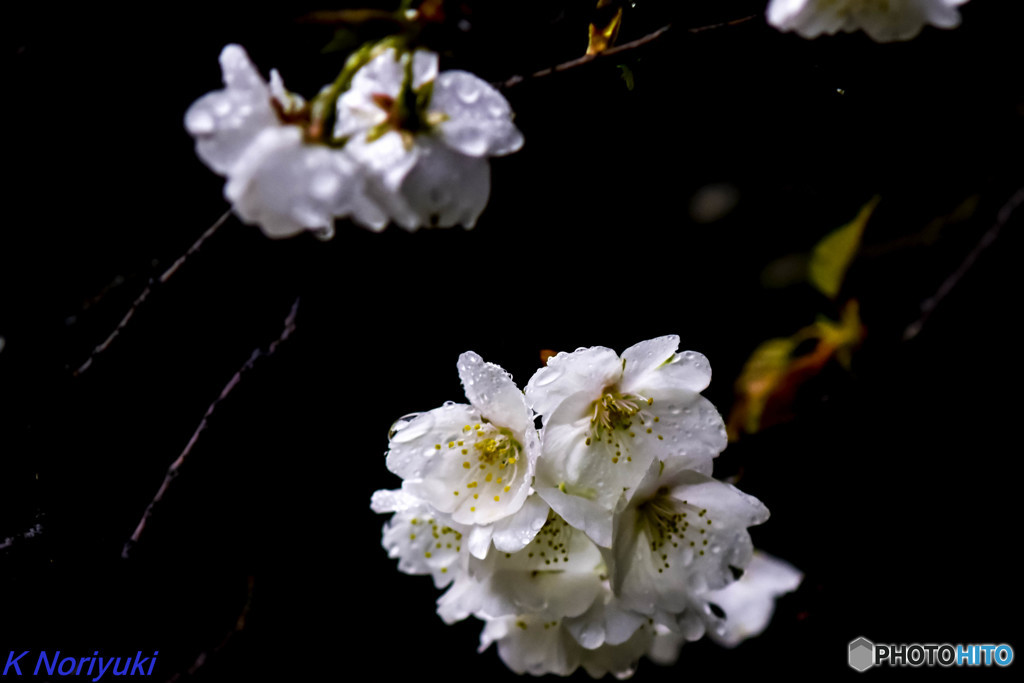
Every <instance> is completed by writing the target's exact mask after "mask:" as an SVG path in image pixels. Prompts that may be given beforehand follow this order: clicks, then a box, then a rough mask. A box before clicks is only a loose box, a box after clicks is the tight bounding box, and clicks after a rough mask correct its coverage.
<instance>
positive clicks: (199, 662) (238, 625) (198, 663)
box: [167, 576, 256, 683]
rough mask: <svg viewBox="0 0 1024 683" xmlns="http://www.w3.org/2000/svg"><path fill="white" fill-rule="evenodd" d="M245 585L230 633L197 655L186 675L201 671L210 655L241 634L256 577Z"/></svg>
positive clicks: (171, 681) (178, 675) (172, 679)
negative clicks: (237, 613) (244, 591)
mask: <svg viewBox="0 0 1024 683" xmlns="http://www.w3.org/2000/svg"><path fill="white" fill-rule="evenodd" d="M247 583H248V591H247V592H246V596H245V605H243V606H242V611H241V613H240V614H239V615H238V618H237V619H236V620H235V624H234V626H233V627H232V628H231V630H230V631H228V632H227V634H225V636H224V637H223V638H222V639H221V641H220V642H219V643H217V645H215V646H214V647H213V648H212V649H210V650H204V651H203V652H200V653H199V655H198V656H197V657H196V659H195V661H194V662H192V665H191V666H190V667H189V668H188V670H187V671H186V674H187V675H189V676H192V675H194V674H195V673H196V671H198V670H199V669H201V668H202V667H203V665H204V664H206V662H207V660H209V658H210V656H211V655H215V654H217V653H218V652H220V651H221V650H223V649H224V648H225V647H227V644H228V643H229V642H231V639H232V638H233V637H234V636H235V634H237V633H241V632H242V631H243V630H244V629H245V620H246V618H247V617H248V616H249V612H250V611H251V610H252V597H253V590H254V589H255V587H256V577H255V576H250V577H249V579H248V582H247ZM181 676H182V674H181V673H174V674H173V675H171V677H170V678H168V679H167V683H174V682H175V681H177V680H178V679H180V678H181Z"/></svg>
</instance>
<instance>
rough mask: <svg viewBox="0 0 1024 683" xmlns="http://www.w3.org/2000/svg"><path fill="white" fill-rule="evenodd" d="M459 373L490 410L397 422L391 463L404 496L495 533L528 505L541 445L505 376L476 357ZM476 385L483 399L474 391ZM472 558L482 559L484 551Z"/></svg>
mask: <svg viewBox="0 0 1024 683" xmlns="http://www.w3.org/2000/svg"><path fill="white" fill-rule="evenodd" d="M470 359H476V361H477V363H471V362H470ZM459 365H460V372H461V373H462V374H463V379H464V381H466V382H467V389H472V390H473V391H470V395H471V396H472V397H473V398H475V400H476V401H478V402H479V403H481V404H483V405H482V407H483V408H484V409H485V410H484V411H481V410H480V409H479V408H477V407H475V406H467V405H456V404H446V405H444V406H442V407H441V408H437V409H435V410H432V411H430V412H428V413H422V414H418V415H413V416H407V417H406V418H403V419H402V420H399V422H398V423H396V425H395V426H394V427H393V428H392V433H391V435H390V438H391V448H390V450H389V451H388V454H387V458H386V463H387V466H388V468H389V469H390V470H391V471H392V472H394V473H395V474H397V475H398V476H400V477H402V479H403V480H404V483H403V488H405V489H406V490H407V491H409V492H410V493H412V494H413V495H415V496H417V497H419V498H421V499H422V500H424V501H426V502H428V503H429V504H430V505H432V506H433V507H434V508H435V509H437V510H438V511H440V512H443V513H445V514H450V515H451V517H452V519H453V520H454V521H455V522H458V523H460V524H467V525H470V524H472V525H490V524H493V523H494V522H497V521H499V520H501V519H503V518H505V517H508V516H510V515H513V514H515V513H516V512H517V511H518V510H519V509H520V508H521V507H522V506H523V503H524V502H525V501H526V498H527V496H528V495H529V494H530V485H531V481H532V479H533V469H534V462H535V461H536V459H537V457H538V454H539V450H540V449H539V441H538V438H537V434H536V430H535V429H534V428H533V425H532V421H531V420H530V419H529V417H528V409H527V408H526V404H525V402H524V401H522V400H521V399H520V400H518V401H517V400H514V398H515V395H516V394H518V393H519V390H518V389H516V388H515V385H514V384H512V380H511V378H510V377H508V375H507V373H505V372H504V371H503V370H501V368H499V367H497V366H495V365H491V364H487V363H484V362H483V361H482V359H480V358H479V356H476V354H468V355H467V354H464V355H463V356H462V358H460V362H459ZM474 365H479V368H478V369H476V368H472V367H471V366H474ZM463 366H465V368H466V369H465V370H463V369H462V367H463ZM477 379H479V380H480V381H481V382H482V383H484V386H483V391H480V392H477V391H475V389H474V386H473V385H472V384H469V381H470V380H472V381H473V382H474V383H475V382H476V381H477ZM488 392H491V393H490V394H489V393H488ZM491 399H494V400H491ZM487 533H488V534H491V533H493V530H488V532H487ZM475 538H476V537H475ZM489 539H490V536H488V540H489ZM474 548H476V545H474ZM475 553H476V554H479V555H481V556H482V555H483V554H485V553H486V545H484V546H481V547H480V548H477V549H476V550H475Z"/></svg>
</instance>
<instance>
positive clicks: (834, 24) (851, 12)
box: [768, 0, 967, 43]
mask: <svg viewBox="0 0 1024 683" xmlns="http://www.w3.org/2000/svg"><path fill="white" fill-rule="evenodd" d="M966 2H967V0H771V4H769V5H768V23H769V24H771V25H772V26H775V27H776V28H779V29H781V30H783V31H796V32H797V33H798V34H800V35H801V36H803V37H804V38H816V37H818V36H820V35H822V34H828V35H833V34H835V33H837V32H839V31H846V32H847V33H851V32H853V31H857V30H860V29H863V31H864V32H865V33H867V34H868V35H869V36H871V38H872V39H874V40H876V41H878V42H880V43H887V42H892V41H897V40H910V39H911V38H914V37H915V36H917V34H918V33H920V32H921V29H922V28H923V27H924V26H926V25H932V26H936V27H938V28H954V27H956V26H958V25H959V24H960V12H959V10H957V7H959V6H960V5H963V4H964V3H966Z"/></svg>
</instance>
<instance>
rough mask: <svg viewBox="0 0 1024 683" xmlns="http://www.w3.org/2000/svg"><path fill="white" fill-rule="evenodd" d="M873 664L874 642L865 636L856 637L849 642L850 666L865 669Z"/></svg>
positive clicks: (860, 669)
mask: <svg viewBox="0 0 1024 683" xmlns="http://www.w3.org/2000/svg"><path fill="white" fill-rule="evenodd" d="M874 665H875V644H874V643H872V642H871V641H870V640H868V639H867V638H858V639H857V640H854V641H853V642H851V643H850V667H851V668H853V669H856V670H857V671H867V670H868V669H870V668H871V667H872V666H874Z"/></svg>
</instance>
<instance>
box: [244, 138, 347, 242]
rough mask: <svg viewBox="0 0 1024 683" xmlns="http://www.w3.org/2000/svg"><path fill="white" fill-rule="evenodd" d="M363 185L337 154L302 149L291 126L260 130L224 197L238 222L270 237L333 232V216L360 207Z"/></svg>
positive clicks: (312, 147)
mask: <svg viewBox="0 0 1024 683" xmlns="http://www.w3.org/2000/svg"><path fill="white" fill-rule="evenodd" d="M362 188H363V179H362V176H361V175H360V174H359V172H358V169H357V168H356V166H355V165H354V164H353V163H352V161H350V160H349V159H348V158H347V156H346V155H345V154H344V153H343V152H341V151H338V150H333V149H330V148H328V147H323V146H319V145H307V144H305V143H304V142H303V140H302V131H301V130H300V129H299V128H298V127H296V126H276V127H271V128H267V129H265V130H263V131H262V132H261V133H260V134H259V135H258V136H257V137H256V139H255V140H253V141H252V143H251V144H250V145H249V147H248V148H247V149H246V150H245V153H244V154H243V155H242V156H241V158H240V159H239V160H238V162H237V164H235V166H234V168H233V169H232V171H231V175H230V176H229V178H228V182H227V184H226V185H225V188H224V195H225V197H226V198H227V199H228V200H229V201H230V202H231V203H232V207H233V209H234V210H235V213H237V214H238V215H239V216H240V217H241V218H242V220H244V221H245V222H247V223H256V224H259V226H260V227H261V228H262V229H263V231H264V232H265V233H266V234H267V235H269V236H271V237H288V236H290V235H293V234H295V233H297V232H301V231H302V230H303V229H319V230H321V231H323V232H325V233H327V234H330V233H331V232H332V231H333V227H334V219H335V216H338V215H344V214H346V213H348V212H349V211H350V210H351V208H352V207H353V206H354V205H357V204H358V203H359V202H360V201H362V199H361V197H362Z"/></svg>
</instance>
